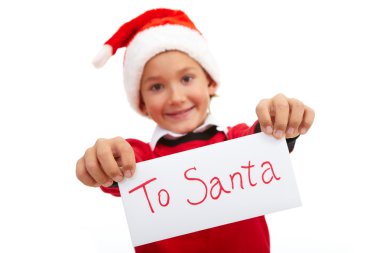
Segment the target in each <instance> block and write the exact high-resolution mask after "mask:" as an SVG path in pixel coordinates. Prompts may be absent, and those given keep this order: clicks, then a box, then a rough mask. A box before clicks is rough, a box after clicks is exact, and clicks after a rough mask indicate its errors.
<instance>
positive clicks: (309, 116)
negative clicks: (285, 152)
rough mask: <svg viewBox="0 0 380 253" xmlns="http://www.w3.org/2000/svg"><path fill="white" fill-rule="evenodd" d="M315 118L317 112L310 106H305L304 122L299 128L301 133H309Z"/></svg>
mask: <svg viewBox="0 0 380 253" xmlns="http://www.w3.org/2000/svg"><path fill="white" fill-rule="evenodd" d="M314 118H315V112H314V110H313V109H311V108H310V107H308V106H305V112H304V115H303V120H302V123H301V125H300V126H299V133H300V134H306V133H307V131H309V129H310V127H311V126H312V125H313V122H314Z"/></svg>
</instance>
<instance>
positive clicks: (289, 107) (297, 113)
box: [256, 94, 315, 139]
mask: <svg viewBox="0 0 380 253" xmlns="http://www.w3.org/2000/svg"><path fill="white" fill-rule="evenodd" d="M256 113H257V117H258V120H259V122H260V127H261V131H263V132H264V133H266V134H270V135H273V136H274V137H275V138H277V139H280V138H282V137H283V136H284V135H285V137H286V138H293V137H296V136H298V135H300V134H305V133H306V132H307V131H308V130H309V129H310V127H311V125H312V124H313V121H314V116H315V113H314V110H313V109H311V108H310V107H308V106H306V105H304V104H303V103H302V102H301V101H299V100H297V99H294V98H287V97H286V96H284V95H283V94H278V95H276V96H274V97H273V98H270V99H263V100H261V101H260V102H259V103H258V104H257V106H256Z"/></svg>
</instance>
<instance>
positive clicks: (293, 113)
mask: <svg viewBox="0 0 380 253" xmlns="http://www.w3.org/2000/svg"><path fill="white" fill-rule="evenodd" d="M289 110H290V115H289V121H288V126H287V129H286V138H293V137H295V136H297V135H298V134H299V133H298V128H299V126H300V125H301V123H302V120H303V115H304V112H305V106H304V104H303V103H302V102H301V101H299V100H297V99H289Z"/></svg>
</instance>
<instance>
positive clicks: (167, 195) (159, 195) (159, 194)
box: [158, 189, 170, 207]
mask: <svg viewBox="0 0 380 253" xmlns="http://www.w3.org/2000/svg"><path fill="white" fill-rule="evenodd" d="M161 192H164V193H165V194H166V203H165V204H163V203H162V201H161ZM158 202H159V203H160V205H161V206H163V207H165V206H167V205H169V202H170V195H169V193H168V191H167V190H165V189H161V190H160V191H159V192H158Z"/></svg>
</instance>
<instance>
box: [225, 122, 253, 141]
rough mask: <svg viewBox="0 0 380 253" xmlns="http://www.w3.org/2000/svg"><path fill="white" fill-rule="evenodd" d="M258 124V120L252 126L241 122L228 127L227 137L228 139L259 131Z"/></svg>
mask: <svg viewBox="0 0 380 253" xmlns="http://www.w3.org/2000/svg"><path fill="white" fill-rule="evenodd" d="M259 126H260V125H259V121H256V122H255V123H254V124H253V125H252V126H248V125H247V124H245V123H241V124H238V125H236V126H233V127H228V134H227V137H228V139H229V140H230V139H235V138H239V137H242V136H246V135H250V134H255V133H257V132H260V130H259V131H258V129H259Z"/></svg>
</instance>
